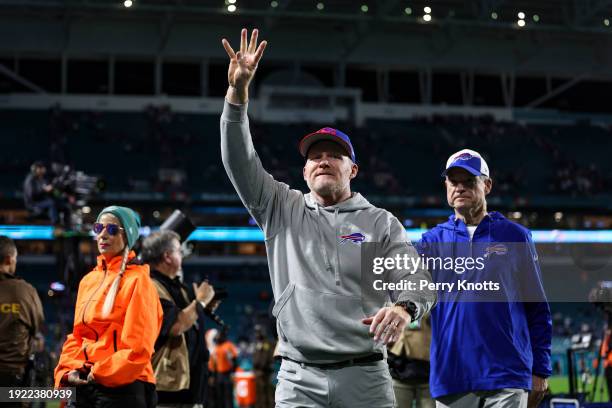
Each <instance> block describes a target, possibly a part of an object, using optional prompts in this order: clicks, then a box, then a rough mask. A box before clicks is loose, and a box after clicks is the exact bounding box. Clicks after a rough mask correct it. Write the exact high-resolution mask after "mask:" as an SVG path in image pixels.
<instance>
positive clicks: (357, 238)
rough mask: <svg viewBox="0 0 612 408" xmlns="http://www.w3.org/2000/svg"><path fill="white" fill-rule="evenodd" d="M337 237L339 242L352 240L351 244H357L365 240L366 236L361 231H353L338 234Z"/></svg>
mask: <svg viewBox="0 0 612 408" xmlns="http://www.w3.org/2000/svg"><path fill="white" fill-rule="evenodd" d="M339 238H340V243H341V244H345V243H346V242H352V243H353V244H357V245H359V244H361V243H362V242H363V241H365V238H366V237H365V235H363V234H362V233H361V232H354V233H352V234H349V235H340V237H339Z"/></svg>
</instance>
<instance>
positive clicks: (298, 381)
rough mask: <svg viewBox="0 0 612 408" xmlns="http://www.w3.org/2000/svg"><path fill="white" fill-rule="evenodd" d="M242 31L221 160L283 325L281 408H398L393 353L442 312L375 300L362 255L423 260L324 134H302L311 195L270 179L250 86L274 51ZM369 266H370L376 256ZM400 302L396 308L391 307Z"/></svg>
mask: <svg viewBox="0 0 612 408" xmlns="http://www.w3.org/2000/svg"><path fill="white" fill-rule="evenodd" d="M257 36H258V31H257V30H253V33H252V35H251V39H250V41H249V43H248V44H247V30H246V29H243V30H242V33H241V41H240V50H239V51H238V52H234V50H233V49H232V47H231V46H230V44H229V43H228V41H227V40H225V39H223V41H222V42H223V46H224V48H225V50H226V52H227V54H228V56H229V58H230V65H229V70H228V81H229V88H228V91H227V94H226V100H225V106H224V109H223V114H222V116H221V154H222V158H223V164H224V166H225V170H226V171H227V174H228V176H229V178H230V180H231V182H232V184H233V185H234V187H235V188H236V191H237V192H238V195H239V196H240V198H241V200H242V202H243V203H244V205H245V206H246V208H247V209H248V210H249V212H250V214H251V215H252V216H253V218H254V219H255V220H256V221H257V223H258V225H259V226H260V228H261V229H262V230H263V232H264V235H265V240H266V249H267V256H268V265H269V269H270V279H271V281H272V289H273V292H274V299H275V302H276V304H275V306H274V309H273V314H274V316H275V317H276V319H277V330H278V335H279V348H278V352H279V354H280V355H281V356H282V358H283V362H282V365H281V370H280V372H279V374H278V386H277V389H276V407H296V406H300V407H368V408H369V407H376V408H385V407H393V406H394V405H395V400H394V396H393V387H392V383H391V377H390V375H389V371H388V368H387V365H386V362H385V361H384V359H385V345H386V344H387V343H389V342H393V341H395V340H397V338H398V337H399V334H400V333H401V331H402V330H403V327H404V326H405V325H406V324H407V323H408V322H410V321H411V320H416V319H419V318H420V317H421V316H423V314H424V313H426V312H427V311H428V310H430V309H431V307H433V305H434V303H435V293H434V292H432V291H430V290H405V291H393V292H389V291H386V290H385V291H382V290H374V289H373V285H372V281H373V278H374V277H376V275H374V273H373V272H372V271H373V270H372V269H369V270H368V268H362V258H363V257H364V253H365V252H368V251H369V252H368V253H369V254H370V255H372V253H373V254H374V255H375V257H377V258H399V257H410V258H416V257H418V255H417V253H416V251H415V250H414V248H413V247H412V246H411V245H410V244H409V243H408V242H407V239H406V235H405V231H404V229H403V227H402V225H401V223H400V222H399V221H398V220H397V218H395V217H394V216H393V215H391V214H390V213H389V212H388V211H385V210H383V209H380V208H376V207H374V206H373V205H372V204H370V203H369V202H368V201H367V200H366V199H365V198H363V197H362V196H361V195H360V194H359V193H354V192H351V188H350V182H351V180H352V179H353V178H355V177H356V176H357V172H358V167H357V164H356V160H355V153H354V150H353V147H352V145H351V142H350V139H349V138H348V136H346V135H345V134H344V133H342V132H340V131H338V130H336V129H332V128H323V129H321V130H319V131H317V132H315V133H312V134H310V135H307V136H305V137H304V138H303V139H302V141H301V142H300V148H299V150H300V153H301V154H302V155H303V156H304V157H305V158H306V164H305V165H304V169H303V176H304V180H305V181H306V183H307V184H308V187H309V189H310V193H308V194H303V193H302V192H300V191H297V190H292V189H290V188H289V186H288V185H286V184H284V183H281V182H278V181H276V180H274V179H273V178H272V176H271V175H270V174H268V173H267V172H266V171H265V170H264V168H263V166H262V164H261V161H260V160H259V158H258V156H257V153H256V152H255V149H254V147H253V142H252V140H251V135H250V131H249V121H248V118H247V106H248V103H247V102H248V86H249V83H250V81H251V80H252V79H253V76H254V74H255V70H256V69H257V64H258V63H259V61H260V59H261V56H262V55H263V52H264V49H265V48H266V45H267V43H266V42H265V41H263V42H261V43H260V44H259V46H258V45H257ZM368 259H369V258H368ZM380 276H382V277H383V278H384V280H385V281H386V282H389V283H399V282H402V281H403V282H414V283H415V284H416V285H415V286H416V287H419V285H418V284H417V283H418V282H420V281H430V280H431V276H430V274H429V272H427V271H426V270H423V269H417V270H412V271H409V270H407V269H401V268H400V267H397V268H390V269H388V270H387V271H386V272H384V274H383V275H380ZM392 298H393V300H394V301H395V303H392V302H391V299H392Z"/></svg>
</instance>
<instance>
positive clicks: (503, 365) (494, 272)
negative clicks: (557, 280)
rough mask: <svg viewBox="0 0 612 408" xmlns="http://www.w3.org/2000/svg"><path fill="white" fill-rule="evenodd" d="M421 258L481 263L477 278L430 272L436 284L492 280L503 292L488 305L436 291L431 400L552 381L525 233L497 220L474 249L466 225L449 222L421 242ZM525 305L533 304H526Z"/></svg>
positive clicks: (547, 323) (479, 234)
mask: <svg viewBox="0 0 612 408" xmlns="http://www.w3.org/2000/svg"><path fill="white" fill-rule="evenodd" d="M491 243H499V244H494V245H491ZM417 250H418V252H419V254H423V255H425V256H428V257H443V258H446V259H448V257H451V258H452V259H455V260H456V259H458V258H459V257H468V256H469V257H472V258H477V257H481V259H482V260H484V261H483V262H482V264H481V268H480V270H473V271H464V272H463V273H461V274H458V272H457V269H456V267H455V270H453V269H450V270H449V269H446V270H444V269H435V267H433V268H432V267H430V268H431V272H432V276H433V280H434V282H455V283H457V281H459V280H466V281H469V282H483V281H486V280H490V281H495V282H498V283H499V287H500V290H499V291H497V292H491V293H494V295H492V296H496V297H495V298H489V299H488V300H489V301H487V302H478V301H471V300H472V299H474V298H469V296H470V295H469V294H467V293H466V292H460V291H457V290H456V289H455V290H454V291H453V292H452V293H448V291H445V292H444V291H438V296H439V298H438V305H437V306H436V307H435V308H434V309H433V310H432V313H431V326H432V343H431V375H430V389H431V395H432V397H434V398H437V397H440V396H444V395H450V394H456V393H464V392H472V391H479V390H496V389H502V388H521V389H531V378H532V375H537V376H539V377H544V378H546V377H549V376H550V374H551V362H550V353H551V337H552V321H551V316H550V309H549V307H548V303H547V302H546V298H545V295H544V290H543V288H542V281H541V273H540V267H539V265H538V260H537V253H536V251H535V247H534V245H533V241H532V239H531V233H530V232H529V230H528V229H526V228H524V227H522V226H520V225H518V224H516V223H514V222H511V221H509V220H507V219H506V218H505V217H504V216H502V215H501V214H499V213H497V212H492V213H489V215H488V216H486V217H485V218H484V219H483V220H482V221H481V223H480V224H479V225H478V227H477V228H476V231H475V232H474V236H473V239H472V241H471V242H470V237H469V234H468V230H467V227H466V225H465V223H464V222H463V221H461V220H457V219H455V216H454V215H452V216H451V217H449V220H448V221H447V222H445V223H443V224H439V225H437V226H436V227H434V228H433V229H431V230H430V231H428V232H426V233H425V234H423V236H422V239H421V241H419V242H418V244H417ZM482 265H484V267H482ZM438 267H439V265H438ZM443 292H444V293H443ZM527 298H528V300H529V302H526V301H523V300H527ZM466 299H468V301H466ZM492 299H494V300H495V301H491V300H492Z"/></svg>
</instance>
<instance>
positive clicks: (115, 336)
mask: <svg viewBox="0 0 612 408" xmlns="http://www.w3.org/2000/svg"><path fill="white" fill-rule="evenodd" d="M113 348H114V349H115V353H116V352H117V330H113Z"/></svg>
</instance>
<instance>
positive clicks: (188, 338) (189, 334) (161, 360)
mask: <svg viewBox="0 0 612 408" xmlns="http://www.w3.org/2000/svg"><path fill="white" fill-rule="evenodd" d="M142 257H143V261H144V262H147V263H149V264H150V266H151V278H152V279H153V282H154V283H155V287H156V288H157V292H158V294H159V297H160V300H161V304H162V308H163V310H164V317H163V322H162V328H161V331H160V333H159V337H158V338H157V341H156V342H155V354H154V355H153V369H154V371H155V377H156V381H157V391H158V400H159V405H158V406H159V407H202V405H203V404H205V402H206V400H207V385H208V384H207V383H208V371H207V366H208V358H209V353H208V350H207V348H206V341H205V327H204V324H205V319H204V318H205V316H206V312H205V308H207V309H209V310H214V308H215V307H216V306H217V304H218V301H214V300H213V298H214V297H215V291H214V289H213V287H212V286H211V285H209V284H208V283H207V282H203V283H201V284H200V285H196V284H195V283H194V284H193V287H187V286H185V285H183V284H182V282H181V281H180V279H179V278H178V273H179V271H180V270H181V265H182V260H183V256H182V252H181V244H180V236H179V235H178V234H177V233H176V232H174V231H171V230H161V231H159V232H155V233H153V234H151V235H150V236H148V237H147V238H146V239H145V240H144V241H143V245H142Z"/></svg>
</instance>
